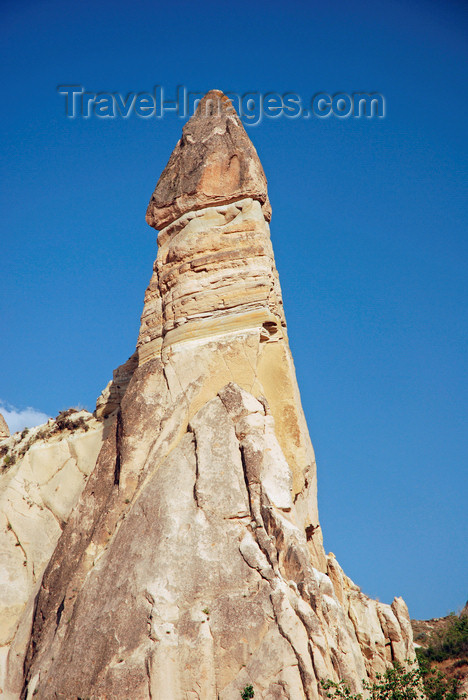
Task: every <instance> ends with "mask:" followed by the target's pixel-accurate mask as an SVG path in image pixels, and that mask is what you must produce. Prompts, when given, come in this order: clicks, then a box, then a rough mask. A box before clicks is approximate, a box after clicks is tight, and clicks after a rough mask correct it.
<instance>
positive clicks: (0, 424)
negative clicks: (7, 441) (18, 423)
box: [0, 413, 10, 440]
mask: <svg viewBox="0 0 468 700" xmlns="http://www.w3.org/2000/svg"><path fill="white" fill-rule="evenodd" d="M6 437H10V430H9V428H8V425H7V422H6V420H5V419H4V417H3V416H2V414H1V413H0V440H1V439H2V438H6Z"/></svg>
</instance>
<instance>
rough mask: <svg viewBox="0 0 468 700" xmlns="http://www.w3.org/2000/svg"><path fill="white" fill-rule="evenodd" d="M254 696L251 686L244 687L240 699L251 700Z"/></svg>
mask: <svg viewBox="0 0 468 700" xmlns="http://www.w3.org/2000/svg"><path fill="white" fill-rule="evenodd" d="M254 695H255V692H254V689H253V685H246V686H245V688H244V690H243V691H242V693H241V698H242V700H249V699H250V698H253V696H254Z"/></svg>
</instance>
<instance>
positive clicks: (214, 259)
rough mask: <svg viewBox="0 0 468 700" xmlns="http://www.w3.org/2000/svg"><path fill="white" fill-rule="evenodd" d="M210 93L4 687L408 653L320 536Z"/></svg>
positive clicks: (362, 669) (320, 671)
mask: <svg viewBox="0 0 468 700" xmlns="http://www.w3.org/2000/svg"><path fill="white" fill-rule="evenodd" d="M221 100H222V104H224V110H222V111H221V114H216V115H214V114H212V115H211V116H209V117H202V116H201V114H200V113H197V115H196V116H195V117H193V118H192V120H190V122H189V123H188V124H187V125H186V127H185V128H184V135H183V138H182V140H181V141H180V142H179V144H178V145H177V146H176V149H175V151H174V154H173V156H172V157H171V160H170V161H169V164H168V166H167V168H166V170H165V171H164V173H163V175H162V176H161V179H160V181H159V183H158V185H157V188H156V191H155V194H154V195H153V198H152V200H151V203H150V207H149V210H148V220H149V221H150V223H152V224H153V225H155V226H159V227H160V228H161V230H160V232H159V236H158V245H159V250H158V256H157V259H156V262H155V265H154V271H153V276H152V278H151V281H150V285H149V287H148V289H147V291H146V295H145V304H144V310H143V314H142V319H141V329H140V335H139V338H138V343H137V350H136V353H135V354H134V355H133V356H132V358H130V360H129V361H128V362H127V363H125V365H123V366H122V367H121V368H119V369H118V370H117V371H116V373H115V375H114V380H113V382H112V383H111V384H110V385H109V386H108V387H107V388H106V390H105V392H103V394H102V396H101V397H100V399H99V401H98V414H99V415H108V416H111V418H109V419H108V426H109V427H108V430H107V433H106V438H105V441H104V444H103V447H102V450H101V453H100V456H99V458H98V462H97V465H96V468H95V469H94V471H93V472H92V474H91V475H90V477H89V480H88V482H87V484H86V486H85V488H84V491H83V493H82V496H81V498H80V499H79V502H78V504H77V506H76V507H75V509H74V510H73V511H72V512H71V514H70V516H69V518H68V521H67V523H66V524H65V526H64V529H63V532H62V534H61V536H60V539H59V541H58V544H57V547H56V549H55V551H54V553H53V556H52V558H51V559H50V562H49V564H48V566H47V569H46V571H45V573H44V577H43V580H42V584H41V586H40V589H39V591H38V596H37V600H36V605H35V611H34V620H33V624H32V631H31V634H30V636H29V635H28V633H27V632H26V631H25V630H26V628H27V625H26V623H24V624H23V626H22V627H21V631H20V632H18V634H17V635H16V637H15V640H14V643H13V646H12V651H11V652H10V655H9V658H8V681H7V687H6V697H7V698H9V700H13V698H18V697H20V696H21V697H22V698H32V697H33V695H34V697H35V698H38V700H40V699H41V698H44V699H48V698H67V699H69V698H77V697H87V698H95V699H97V698H108V699H110V698H116V699H117V698H122V699H124V698H136V699H140V698H142V699H144V698H148V699H149V698H151V699H152V700H154V699H155V698H158V699H160V700H162V699H163V698H164V700H167V699H169V698H170V700H179V699H180V700H186V699H193V700H195V698H203V699H204V700H210V699H211V698H212V699H213V700H215V699H217V698H221V699H222V700H231V698H232V700H234V698H235V700H238V698H239V697H240V690H242V689H243V688H244V687H245V685H248V684H249V683H251V684H252V685H253V686H254V689H255V697H256V698H257V697H258V698H261V699H264V700H267V699H268V700H279V699H282V698H285V699H286V698H289V699H294V700H296V699H299V698H301V699H302V700H303V699H304V698H307V699H308V700H310V699H312V698H313V699H314V700H315V699H316V698H318V697H319V695H321V693H322V691H321V686H320V680H321V679H327V678H332V679H335V680H338V679H340V678H345V679H346V680H348V682H349V683H350V684H351V686H352V687H353V688H354V689H355V690H359V689H360V688H361V681H362V679H363V678H368V677H373V676H374V675H375V673H376V672H379V671H381V670H383V669H385V668H386V667H387V666H388V665H389V664H390V663H391V661H392V660H393V659H399V660H402V661H403V660H404V659H405V658H407V657H411V656H412V655H413V647H412V636H411V627H410V624H409V617H408V614H407V611H406V607H405V605H404V603H403V601H401V600H399V599H396V600H395V601H394V603H393V605H392V606H387V605H383V604H381V603H377V602H375V601H371V600H369V599H368V598H367V597H366V596H364V595H363V594H362V593H361V592H360V591H359V589H358V588H357V586H355V585H354V584H353V583H352V582H351V581H350V579H348V578H347V577H346V576H345V574H344V573H343V572H342V570H341V568H340V567H339V565H338V563H337V562H336V560H335V558H334V557H333V556H332V555H330V556H328V557H326V556H325V553H324V551H323V546H322V536H321V530H320V525H319V521H318V512H317V500H316V469H315V459H314V453H313V449H312V445H311V443H310V438H309V434H308V431H307V426H306V423H305V420H304V416H303V412H302V408H301V403H300V396H299V391H298V388H297V383H296V379H295V373H294V366H293V362H292V357H291V353H290V350H289V345H288V339H287V333H286V323H285V319H284V313H283V307H282V300H281V290H280V286H279V281H278V275H277V272H276V267H275V263H274V257H273V251H272V247H271V241H270V236H269V228H268V219H269V209H268V204H267V203H268V199H267V195H266V181H265V179H264V175H263V171H262V169H261V166H260V163H259V161H258V157H257V155H256V153H255V151H254V149H253V146H252V145H251V144H250V141H249V140H248V138H247V135H246V134H245V132H244V130H243V128H242V125H241V124H240V122H239V121H238V119H237V117H236V116H235V115H232V113H231V110H230V109H228V105H227V103H226V101H225V100H224V99H223V98H221ZM233 156H236V158H237V160H238V164H237V165H236V164H235V163H236V159H235V158H234V160H233ZM230 163H231V165H229V164H230ZM234 171H235V172H236V173H237V175H236V177H234V175H233V173H234ZM31 609H32V606H31ZM29 615H31V613H30V612H29ZM27 619H30V618H28V617H27V614H26V613H25V614H24V616H23V620H27ZM29 624H30V623H29Z"/></svg>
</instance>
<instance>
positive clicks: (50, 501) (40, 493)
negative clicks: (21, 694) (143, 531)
mask: <svg viewBox="0 0 468 700" xmlns="http://www.w3.org/2000/svg"><path fill="white" fill-rule="evenodd" d="M65 420H66V421H67V425H68V427H67V428H65V427H64V425H63V424H62V425H60V423H59V424H57V421H54V420H50V421H49V423H47V424H46V425H44V426H39V427H38V428H32V429H30V430H25V431H23V433H22V434H19V433H17V434H15V435H13V436H11V437H10V438H9V439H8V440H5V441H2V443H1V445H0V449H1V452H2V454H4V456H3V458H2V461H3V465H2V469H1V471H0V514H1V515H0V688H3V681H4V675H5V663H6V657H7V654H8V650H9V646H10V643H11V642H12V640H13V638H14V637H15V634H16V633H17V630H18V625H19V623H20V619H21V616H22V614H23V613H24V611H25V610H26V608H27V606H28V601H29V602H31V597H32V594H33V592H34V591H35V590H36V589H37V585H38V584H39V583H40V581H41V577H42V574H43V572H44V569H45V567H46V566H47V564H48V562H49V559H50V557H51V555H52V553H53V551H54V549H55V546H56V544H57V542H58V540H59V537H60V535H61V534H62V529H63V527H64V525H65V523H66V522H67V520H68V518H69V516H70V512H71V510H72V508H73V507H74V505H75V503H76V502H77V501H78V498H79V496H80V495H81V492H82V491H83V488H84V486H85V484H86V481H87V479H88V477H89V474H90V473H91V472H92V470H93V469H94V467H95V464H96V460H97V456H98V454H99V450H100V447H101V444H102V435H103V424H102V423H100V422H98V421H96V420H95V419H94V418H93V416H92V415H91V414H90V413H88V412H87V411H76V412H74V413H73V415H71V416H70V417H67V418H66V419H65ZM31 613H32V611H30V613H29V618H30V617H31Z"/></svg>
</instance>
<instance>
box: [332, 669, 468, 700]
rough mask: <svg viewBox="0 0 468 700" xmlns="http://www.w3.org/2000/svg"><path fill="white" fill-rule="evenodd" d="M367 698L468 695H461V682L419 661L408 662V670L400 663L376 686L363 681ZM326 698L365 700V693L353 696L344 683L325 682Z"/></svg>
mask: <svg viewBox="0 0 468 700" xmlns="http://www.w3.org/2000/svg"><path fill="white" fill-rule="evenodd" d="M362 684H363V687H364V691H365V697H366V699H368V700H418V699H419V698H421V697H422V696H426V698H427V700H462V698H464V697H466V695H461V694H460V681H459V680H458V679H457V678H451V679H449V678H447V677H446V676H444V674H443V673H441V672H440V671H438V670H436V669H433V668H431V667H430V666H429V664H426V665H424V664H423V665H422V667H419V666H418V664H417V663H416V662H411V661H408V662H407V664H406V667H405V666H403V665H402V664H400V663H398V662H397V661H396V662H395V663H394V665H393V668H389V669H387V670H386V671H385V673H384V674H380V673H378V674H377V675H376V679H375V681H374V682H373V683H369V682H368V681H363V683H362ZM322 687H323V688H324V690H325V691H327V692H326V696H327V698H332V699H333V700H362V698H363V696H362V694H360V693H359V694H356V695H353V693H352V692H351V690H350V688H349V686H348V685H347V684H346V682H345V681H340V682H339V683H335V682H334V681H331V680H328V681H322Z"/></svg>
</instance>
